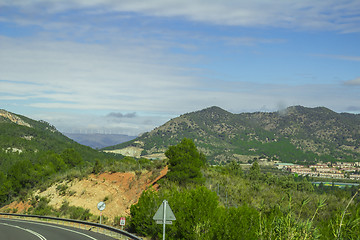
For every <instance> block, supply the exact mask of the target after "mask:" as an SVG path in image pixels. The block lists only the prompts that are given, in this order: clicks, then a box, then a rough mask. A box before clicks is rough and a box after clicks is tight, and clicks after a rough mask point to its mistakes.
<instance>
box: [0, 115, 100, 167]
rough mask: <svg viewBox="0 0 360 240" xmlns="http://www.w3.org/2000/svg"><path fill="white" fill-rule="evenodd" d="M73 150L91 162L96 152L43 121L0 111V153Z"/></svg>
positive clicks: (97, 153) (96, 155) (96, 154)
mask: <svg viewBox="0 0 360 240" xmlns="http://www.w3.org/2000/svg"><path fill="white" fill-rule="evenodd" d="M68 148H73V149H75V150H76V151H78V152H79V153H81V156H82V157H83V158H84V160H90V161H91V160H92V159H93V158H95V157H98V156H99V155H103V154H102V153H99V152H98V151H96V150H94V149H91V148H90V147H86V146H84V145H81V144H79V143H77V142H75V141H73V140H71V139H70V138H68V137H66V136H65V135H63V134H62V133H60V132H59V131H58V130H56V128H55V127H54V126H52V125H50V124H49V123H47V122H45V121H35V120H33V119H30V118H27V117H25V116H21V115H18V114H14V113H10V112H8V111H5V110H1V109H0V150H2V151H0V152H2V153H23V154H32V153H37V152H44V151H54V152H56V153H61V152H62V151H64V150H65V149H68Z"/></svg>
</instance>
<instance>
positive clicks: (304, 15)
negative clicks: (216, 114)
mask: <svg viewBox="0 0 360 240" xmlns="http://www.w3.org/2000/svg"><path fill="white" fill-rule="evenodd" d="M0 6H16V7H19V8H21V9H22V10H24V9H25V10H28V11H30V12H34V11H37V12H38V8H39V6H41V7H42V9H43V11H48V12H49V13H54V12H61V11H66V10H69V9H72V10H74V9H75V10H77V9H85V10H86V11H87V13H92V14H99V13H100V14H106V13H107V12H123V13H124V12H126V13H128V12H130V13H138V14H142V15H147V16H157V17H182V18H185V19H188V20H191V21H197V22H205V23H210V24H220V25H235V26H270V27H285V28H299V29H321V30H336V31H342V32H354V31H356V32H358V31H360V27H359V22H360V19H359V18H358V12H359V11H360V2H359V1H356V0H350V1H346V2H344V1H337V0H328V1H313V0H302V1H296V2H294V1H287V0H280V1H268V0H256V1H246V0H223V1H217V0H172V1H168V0H151V1H146V0H132V1H112V0H101V1H100V0H99V1H84V0H75V1H74V0H71V1H70V0H68V1H66V0H63V1H53V2H49V1H45V0H37V1H27V0H23V1H5V2H4V1H2V2H0ZM94 9H95V10H96V11H94Z"/></svg>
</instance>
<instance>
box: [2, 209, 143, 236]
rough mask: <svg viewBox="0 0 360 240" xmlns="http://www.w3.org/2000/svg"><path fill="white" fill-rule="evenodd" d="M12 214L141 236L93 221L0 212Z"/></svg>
mask: <svg viewBox="0 0 360 240" xmlns="http://www.w3.org/2000/svg"><path fill="white" fill-rule="evenodd" d="M1 215H2V216H9V217H10V216H12V217H20V218H33V219H40V220H41V219H45V220H52V221H55V222H59V221H62V222H69V223H74V224H79V226H81V224H82V225H84V226H91V227H97V228H101V229H105V230H108V231H110V232H114V233H117V234H120V235H122V236H125V237H128V238H130V239H134V240H142V238H140V237H138V236H135V235H133V234H131V233H129V232H126V231H124V230H120V229H117V228H114V227H110V226H107V225H104V224H98V223H93V222H86V221H80V220H74V219H66V218H56V217H47V216H39V215H24V214H16V213H0V216H1Z"/></svg>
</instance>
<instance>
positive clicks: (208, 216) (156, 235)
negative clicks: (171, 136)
mask: <svg viewBox="0 0 360 240" xmlns="http://www.w3.org/2000/svg"><path fill="white" fill-rule="evenodd" d="M189 146H193V143H191V140H189V139H184V140H183V141H181V142H180V143H179V144H178V145H176V146H173V147H170V148H169V150H168V151H167V153H169V152H171V154H170V155H169V156H171V157H172V156H179V158H177V157H174V158H175V159H176V161H175V162H176V163H177V164H185V163H186V168H180V169H177V168H172V169H171V168H170V167H171V163H170V160H169V164H170V166H169V169H170V172H169V173H168V177H167V178H166V179H164V180H162V183H161V188H160V190H159V191H153V190H151V189H150V190H147V191H145V192H143V194H142V195H141V197H140V199H139V202H138V203H137V204H136V205H133V206H132V207H131V209H130V213H131V218H130V225H129V226H128V230H129V231H132V232H135V233H137V234H141V235H143V236H148V237H151V238H152V239H161V238H162V225H158V224H156V222H155V221H154V220H152V217H153V216H154V214H155V212H156V211H157V209H158V208H159V206H160V205H161V203H162V201H163V200H164V199H166V200H167V201H168V202H169V205H170V206H171V208H172V210H173V212H174V214H175V216H176V221H173V224H172V225H167V227H166V229H167V231H166V235H167V236H166V239H220V240H221V239H227V240H229V239H358V237H359V236H360V235H359V234H360V224H359V223H360V211H359V203H360V198H359V196H358V189H356V188H355V187H351V188H345V189H339V188H335V187H328V188H326V187H324V186H321V187H320V186H319V187H315V186H313V185H312V184H311V182H310V181H309V179H307V178H304V177H295V176H292V175H277V174H274V173H269V172H267V173H264V172H263V171H262V169H261V166H260V165H259V164H258V163H257V161H255V162H254V163H253V165H252V167H251V168H250V169H249V170H248V171H243V170H242V168H241V166H240V165H239V164H238V163H237V162H235V161H232V162H229V163H228V164H227V165H225V166H206V165H202V166H201V167H200V169H201V177H203V178H204V179H205V181H189V175H187V174H186V173H183V174H181V171H188V168H189V167H190V168H191V167H194V168H198V167H197V165H196V164H197V160H196V156H199V155H200V153H199V152H197V154H195V153H194V149H193V148H192V147H189ZM190 149H191V151H190ZM196 151H197V150H196ZM190 153H191V154H190ZM180 156H182V157H180ZM191 156H195V159H194V161H193V160H191ZM192 163H193V164H194V166H188V165H187V164H190V165H191V164H192ZM172 171H174V172H176V174H175V176H180V177H181V179H182V178H184V179H183V180H181V181H178V180H175V181H174V177H173V175H172V174H171V172H172ZM175 179H179V178H178V177H177V178H175ZM190 179H191V178H190ZM183 182H187V184H183Z"/></svg>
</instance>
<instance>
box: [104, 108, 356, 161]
mask: <svg viewBox="0 0 360 240" xmlns="http://www.w3.org/2000/svg"><path fill="white" fill-rule="evenodd" d="M185 137H186V138H191V139H193V140H194V142H195V144H196V145H197V147H198V148H199V149H200V150H201V151H202V152H203V153H204V154H205V155H207V157H208V160H209V161H210V163H223V162H227V161H230V160H237V161H243V162H247V161H249V160H250V161H251V160H254V159H259V158H262V159H268V160H275V159H276V160H281V161H283V162H294V163H313V162H318V161H360V148H359V145H360V115H359V114H349V113H336V112H334V111H332V110H330V109H328V108H325V107H316V108H307V107H302V106H293V107H289V108H287V109H285V110H283V111H278V112H255V113H240V114H233V113H230V112H228V111H225V110H223V109H221V108H219V107H215V106H214V107H210V108H207V109H203V110H200V111H196V112H192V113H187V114H184V115H181V116H179V117H177V118H174V119H172V120H170V121H168V122H167V123H165V124H164V125H162V126H160V127H158V128H156V129H154V130H153V131H151V132H148V133H145V134H143V135H142V136H140V137H138V138H135V139H134V140H131V141H129V142H125V143H122V144H118V145H114V146H111V147H107V148H105V150H108V151H115V152H116V151H118V152H119V151H120V150H119V149H122V150H123V151H122V152H124V149H127V148H130V147H131V148H133V149H134V148H136V149H138V150H137V152H139V153H141V154H140V155H141V156H152V155H156V154H158V155H159V154H163V153H164V152H165V151H166V149H167V148H168V147H169V146H171V145H176V144H178V143H179V142H180V141H181V139H183V138H185ZM125 152H126V151H125Z"/></svg>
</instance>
